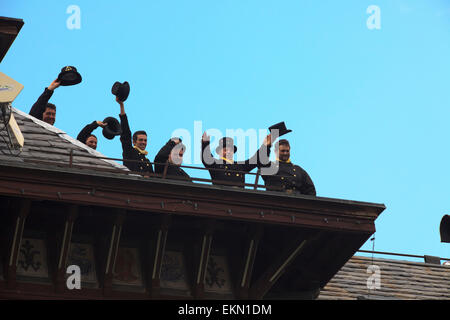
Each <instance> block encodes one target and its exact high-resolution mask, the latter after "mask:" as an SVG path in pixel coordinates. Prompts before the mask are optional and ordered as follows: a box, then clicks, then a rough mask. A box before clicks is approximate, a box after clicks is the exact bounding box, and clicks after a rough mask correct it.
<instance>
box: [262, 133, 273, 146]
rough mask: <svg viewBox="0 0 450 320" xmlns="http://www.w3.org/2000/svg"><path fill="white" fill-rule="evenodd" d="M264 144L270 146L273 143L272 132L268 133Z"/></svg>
mask: <svg viewBox="0 0 450 320" xmlns="http://www.w3.org/2000/svg"><path fill="white" fill-rule="evenodd" d="M263 144H264V145H265V146H268V147H270V146H271V145H272V135H271V134H268V135H267V136H266V137H265V138H264V142H263Z"/></svg>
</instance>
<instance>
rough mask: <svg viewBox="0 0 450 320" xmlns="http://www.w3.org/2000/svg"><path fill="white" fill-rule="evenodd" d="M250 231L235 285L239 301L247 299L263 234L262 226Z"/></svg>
mask: <svg viewBox="0 0 450 320" xmlns="http://www.w3.org/2000/svg"><path fill="white" fill-rule="evenodd" d="M252 229H253V230H251V231H250V233H249V236H248V238H247V240H246V243H245V255H244V258H243V261H242V266H241V271H240V274H239V277H238V279H237V280H238V282H237V283H236V285H235V288H236V294H237V297H238V298H239V299H248V298H249V288H250V280H251V278H252V272H253V264H254V262H255V257H256V252H257V250H258V245H259V241H260V239H261V237H262V234H263V226H262V225H257V226H255V227H254V228H252Z"/></svg>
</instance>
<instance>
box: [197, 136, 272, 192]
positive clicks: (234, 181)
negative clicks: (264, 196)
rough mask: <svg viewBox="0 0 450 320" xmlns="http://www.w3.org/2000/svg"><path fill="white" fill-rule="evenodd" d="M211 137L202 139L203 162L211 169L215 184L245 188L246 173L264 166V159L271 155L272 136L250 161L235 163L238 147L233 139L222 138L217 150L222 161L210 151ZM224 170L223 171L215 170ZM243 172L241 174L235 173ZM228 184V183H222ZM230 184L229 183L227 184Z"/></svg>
mask: <svg viewBox="0 0 450 320" xmlns="http://www.w3.org/2000/svg"><path fill="white" fill-rule="evenodd" d="M209 143H210V137H209V136H208V135H207V134H206V132H205V133H204V134H203V137H202V162H203V165H204V166H205V168H207V169H210V170H209V174H210V175H211V179H212V180H213V184H223V185H233V186H238V187H241V188H244V185H243V184H244V183H245V172H250V171H252V170H253V169H254V168H256V167H258V166H262V165H263V163H262V162H261V160H262V159H266V157H267V159H268V157H269V153H270V145H271V143H272V142H271V136H270V135H268V136H267V137H266V138H265V139H264V142H263V144H262V145H261V147H260V148H259V150H258V151H256V153H255V154H254V155H253V157H251V158H250V159H248V160H245V161H243V162H235V161H234V160H233V158H234V154H235V153H236V151H237V147H236V146H235V145H234V143H233V139H231V138H226V137H225V138H222V139H220V140H219V146H218V147H217V149H216V152H217V154H218V155H220V156H221V157H220V159H215V158H214V157H213V156H212V154H211V150H210V145H209ZM214 169H222V170H223V171H222V170H214ZM235 171H241V172H235ZM221 182H226V183H221ZM227 182H229V183H227Z"/></svg>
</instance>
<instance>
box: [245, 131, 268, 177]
mask: <svg viewBox="0 0 450 320" xmlns="http://www.w3.org/2000/svg"><path fill="white" fill-rule="evenodd" d="M271 146H272V136H271V135H270V134H269V135H267V136H266V137H265V138H264V141H263V143H262V145H261V147H260V148H259V149H258V150H257V151H256V153H255V154H254V155H253V156H252V157H251V158H250V159H248V160H245V162H244V164H243V167H242V170H243V171H248V172H250V171H252V170H253V169H255V168H256V167H258V168H261V167H267V166H270V161H269V157H270V148H271Z"/></svg>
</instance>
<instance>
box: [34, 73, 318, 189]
mask: <svg viewBox="0 0 450 320" xmlns="http://www.w3.org/2000/svg"><path fill="white" fill-rule="evenodd" d="M72 71H73V70H72ZM75 71H76V69H75ZM79 81H81V79H80V80H79ZM116 84H117V88H116V91H114V87H113V93H115V94H116V102H117V103H118V104H119V106H120V113H119V117H120V132H121V133H120V142H121V144H122V155H123V159H124V162H123V164H124V166H126V167H127V168H128V169H129V170H131V171H133V172H137V173H140V174H142V175H144V176H151V175H154V174H155V173H156V174H157V176H161V175H164V176H165V177H166V178H168V179H181V180H186V181H191V182H192V179H191V177H190V176H189V175H188V174H187V173H186V172H185V171H184V170H183V169H182V168H181V167H180V166H181V164H182V161H183V154H184V152H185V150H186V147H185V146H184V145H183V143H182V141H181V139H180V138H172V139H170V140H169V141H167V143H166V144H165V145H164V146H163V147H162V148H161V149H160V150H159V152H158V153H157V155H156V157H155V159H154V167H153V165H152V163H151V162H150V161H149V159H148V158H147V156H148V151H146V148H147V133H146V132H145V131H144V130H139V131H136V132H134V134H133V135H131V130H130V126H129V123H128V118H127V115H126V113H125V106H124V101H125V100H126V98H127V97H128V93H125V94H120V92H119V91H120V90H119V89H121V86H120V85H121V84H120V83H116ZM116 84H115V85H116ZM124 84H126V85H128V83H124ZM60 85H61V80H60V79H59V78H58V79H56V80H54V81H53V82H52V83H51V84H50V85H49V86H48V87H47V88H45V90H44V92H43V93H42V94H41V96H40V97H39V98H38V100H37V101H36V102H35V103H34V105H33V106H32V108H31V110H30V115H32V116H34V117H35V118H37V119H39V120H42V121H44V122H46V123H48V124H50V125H54V123H55V119H56V106H55V105H54V104H52V103H49V100H50V98H51V97H52V95H53V93H54V90H55V89H57V88H58V87H59V86H60ZM122 85H123V84H122ZM128 92H129V88H128ZM104 121H106V119H105V120H104ZM116 121H117V120H116ZM107 125H108V124H107V123H105V122H102V121H93V122H92V123H90V124H88V125H87V126H85V127H84V128H83V129H82V130H81V131H80V133H79V134H78V137H77V139H78V140H79V141H81V142H82V143H85V144H86V145H87V146H89V147H90V148H92V149H94V150H95V149H96V148H97V137H96V136H95V135H93V134H92V132H93V131H94V130H95V129H97V128H98V127H102V128H105V127H107ZM272 139H273V136H272V134H269V135H267V136H266V137H265V139H264V142H263V144H262V145H261V147H260V149H259V150H258V151H257V152H256V153H255V155H254V156H253V157H251V158H250V159H248V160H246V161H242V162H241V161H240V162H236V161H235V160H234V154H235V153H236V151H237V148H236V146H235V145H234V143H233V139H232V138H227V137H225V138H222V139H221V140H220V141H219V146H218V147H217V148H216V153H217V154H218V155H219V156H220V159H217V158H214V157H213V155H212V154H211V150H210V137H209V136H208V135H207V134H206V132H205V133H204V134H203V136H202V157H201V158H202V162H203V165H204V166H205V168H207V169H208V170H209V173H210V175H211V179H212V182H213V184H216V185H220V184H221V185H232V186H237V187H240V188H244V185H245V174H246V173H248V172H250V171H252V170H253V169H255V168H259V169H263V168H267V167H272V168H275V171H272V172H271V173H270V174H264V173H262V171H261V177H262V178H263V180H264V183H265V186H266V189H267V190H270V191H283V192H287V193H293V194H306V195H313V196H315V195H316V190H315V187H314V184H313V182H312V180H311V178H310V176H309V175H308V173H307V172H306V171H305V170H304V169H302V168H301V167H300V166H298V165H294V164H293V163H292V162H291V161H290V145H289V141H288V140H286V139H280V140H279V141H278V142H277V143H276V144H275V146H274V149H275V154H276V161H275V162H270V161H269V155H270V149H271V147H272Z"/></svg>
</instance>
